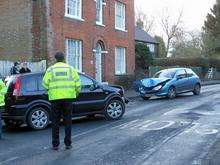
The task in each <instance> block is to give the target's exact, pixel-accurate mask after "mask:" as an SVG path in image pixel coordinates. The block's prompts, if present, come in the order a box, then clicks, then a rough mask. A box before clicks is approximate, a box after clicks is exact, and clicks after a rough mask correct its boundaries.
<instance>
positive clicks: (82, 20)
mask: <svg viewBox="0 0 220 165" xmlns="http://www.w3.org/2000/svg"><path fill="white" fill-rule="evenodd" d="M65 17H66V18H71V19H74V20H77V21H81V22H85V20H84V19H82V18H80V17H74V16H72V15H69V14H65Z"/></svg>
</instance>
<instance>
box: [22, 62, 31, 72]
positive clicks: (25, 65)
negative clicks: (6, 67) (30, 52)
mask: <svg viewBox="0 0 220 165" xmlns="http://www.w3.org/2000/svg"><path fill="white" fill-rule="evenodd" d="M19 72H20V73H30V72H31V70H30V69H29V68H28V67H27V63H26V62H23V63H22V65H21V69H20V71H19Z"/></svg>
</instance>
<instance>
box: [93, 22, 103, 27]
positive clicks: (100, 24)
mask: <svg viewBox="0 0 220 165" xmlns="http://www.w3.org/2000/svg"><path fill="white" fill-rule="evenodd" d="M95 24H96V25H97V26H101V27H105V25H104V24H102V23H99V22H96V23H95Z"/></svg>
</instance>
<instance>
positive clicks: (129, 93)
mask: <svg viewBox="0 0 220 165" xmlns="http://www.w3.org/2000/svg"><path fill="white" fill-rule="evenodd" d="M216 84H220V80H210V81H202V86H207V85H216ZM125 97H126V98H128V99H134V98H138V97H140V96H139V93H137V92H135V91H134V90H133V89H129V90H126V91H125Z"/></svg>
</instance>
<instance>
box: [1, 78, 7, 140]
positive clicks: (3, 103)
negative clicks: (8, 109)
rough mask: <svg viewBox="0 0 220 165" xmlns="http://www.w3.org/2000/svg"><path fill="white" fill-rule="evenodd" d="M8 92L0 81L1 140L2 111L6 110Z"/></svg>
mask: <svg viewBox="0 0 220 165" xmlns="http://www.w3.org/2000/svg"><path fill="white" fill-rule="evenodd" d="M6 92H7V88H6V86H5V84H4V82H3V81H2V79H0V139H1V138H2V118H1V111H2V110H3V109H4V106H5V94H6Z"/></svg>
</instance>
